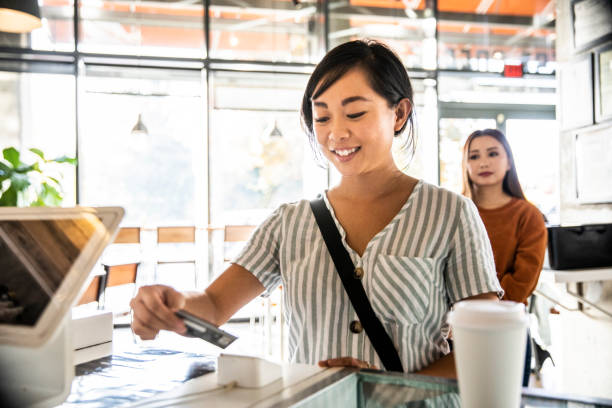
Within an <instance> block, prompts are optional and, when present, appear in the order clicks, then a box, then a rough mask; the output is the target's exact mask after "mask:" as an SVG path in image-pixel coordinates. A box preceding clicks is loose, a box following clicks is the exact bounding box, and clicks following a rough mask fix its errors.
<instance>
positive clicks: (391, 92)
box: [301, 40, 415, 154]
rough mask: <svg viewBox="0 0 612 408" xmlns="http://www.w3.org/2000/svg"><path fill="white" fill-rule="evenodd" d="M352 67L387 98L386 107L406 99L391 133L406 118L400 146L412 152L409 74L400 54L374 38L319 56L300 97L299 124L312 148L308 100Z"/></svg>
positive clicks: (312, 137) (320, 92)
mask: <svg viewBox="0 0 612 408" xmlns="http://www.w3.org/2000/svg"><path fill="white" fill-rule="evenodd" d="M354 68H360V69H362V70H363V71H364V72H365V74H366V77H367V78H368V80H369V82H370V87H371V88H372V89H373V90H374V92H376V93H377V94H379V95H380V96H382V97H383V98H385V99H386V100H387V102H388V104H389V107H393V106H395V105H396V104H397V103H398V102H399V101H401V100H402V99H404V98H407V99H408V100H409V101H410V115H409V116H408V119H407V120H406V122H405V123H404V125H403V126H402V128H401V129H400V130H398V131H396V132H395V136H399V135H401V134H402V133H403V132H404V130H405V129H406V126H407V125H408V122H410V130H409V133H408V135H407V138H406V140H405V142H404V143H403V145H402V148H403V149H407V150H409V151H410V153H411V154H412V153H414V149H415V136H414V117H415V113H414V103H413V101H412V85H411V83H410V78H409V77H408V73H407V72H406V68H404V65H403V64H402V62H401V60H400V58H399V57H398V56H397V55H396V54H395V53H394V52H393V51H392V50H391V49H390V48H389V47H387V46H386V45H384V44H382V43H380V42H377V41H374V40H356V41H350V42H346V43H344V44H341V45H339V46H337V47H335V48H334V49H332V50H331V51H329V52H328V53H327V54H326V55H325V57H323V59H322V60H321V62H319V64H318V65H317V66H316V68H315V70H314V72H313V73H312V75H311V76H310V79H309V80H308V84H307V85H306V91H305V92H304V97H303V98H302V110H301V115H302V127H303V128H304V130H305V131H306V134H307V135H308V139H309V141H310V144H311V146H312V147H313V150H314V151H315V152H318V151H319V149H318V147H317V141H316V138H315V136H314V129H313V124H312V100H313V99H316V98H318V97H319V96H320V95H321V94H322V93H323V92H325V91H326V90H327V89H328V88H329V87H330V86H332V85H333V84H334V83H335V82H336V81H337V80H338V79H340V78H341V77H342V76H343V75H344V74H346V73H347V72H348V71H350V70H352V69H354ZM315 91H316V93H315Z"/></svg>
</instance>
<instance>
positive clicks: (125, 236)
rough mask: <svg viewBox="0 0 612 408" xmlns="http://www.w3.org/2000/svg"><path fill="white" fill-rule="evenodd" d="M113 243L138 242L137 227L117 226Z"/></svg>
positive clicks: (138, 233) (138, 231) (138, 229)
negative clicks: (117, 230) (117, 229)
mask: <svg viewBox="0 0 612 408" xmlns="http://www.w3.org/2000/svg"><path fill="white" fill-rule="evenodd" d="M113 244H140V228H139V227H123V228H119V232H117V236H116V237H115V240H114V241H113Z"/></svg>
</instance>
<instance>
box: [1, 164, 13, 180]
mask: <svg viewBox="0 0 612 408" xmlns="http://www.w3.org/2000/svg"><path fill="white" fill-rule="evenodd" d="M12 172H13V169H12V168H10V167H9V166H7V165H6V164H4V163H2V162H0V177H9V176H10V174H11V173H12Z"/></svg>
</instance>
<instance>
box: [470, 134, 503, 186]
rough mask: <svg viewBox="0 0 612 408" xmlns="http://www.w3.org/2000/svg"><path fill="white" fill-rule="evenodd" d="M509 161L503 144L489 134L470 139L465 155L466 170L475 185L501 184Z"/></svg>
mask: <svg viewBox="0 0 612 408" xmlns="http://www.w3.org/2000/svg"><path fill="white" fill-rule="evenodd" d="M508 170H510V162H509V160H508V155H507V154H506V149H504V146H503V145H502V144H501V143H500V142H498V141H497V139H495V138H494V137H491V136H479V137H477V138H475V139H472V142H471V143H470V146H469V150H468V155H467V172H468V175H469V176H470V180H472V183H473V184H475V185H477V186H490V185H495V184H501V183H502V182H503V181H504V177H505V175H506V172H507V171H508Z"/></svg>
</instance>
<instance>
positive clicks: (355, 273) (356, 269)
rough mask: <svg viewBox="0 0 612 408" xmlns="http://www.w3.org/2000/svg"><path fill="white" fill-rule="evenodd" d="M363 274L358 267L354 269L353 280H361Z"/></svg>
mask: <svg viewBox="0 0 612 408" xmlns="http://www.w3.org/2000/svg"><path fill="white" fill-rule="evenodd" d="M364 274H365V272H364V271H363V268H361V267H358V268H355V271H354V273H353V277H354V278H355V279H361V278H363V275H364Z"/></svg>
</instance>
